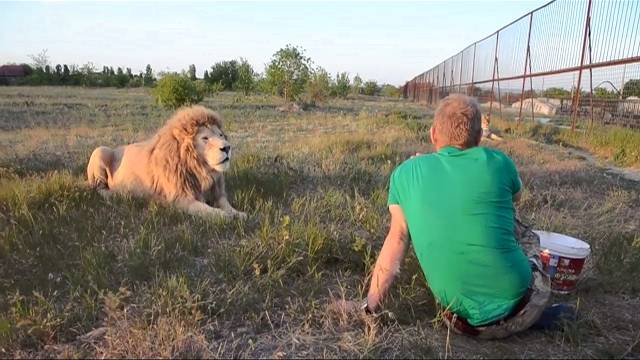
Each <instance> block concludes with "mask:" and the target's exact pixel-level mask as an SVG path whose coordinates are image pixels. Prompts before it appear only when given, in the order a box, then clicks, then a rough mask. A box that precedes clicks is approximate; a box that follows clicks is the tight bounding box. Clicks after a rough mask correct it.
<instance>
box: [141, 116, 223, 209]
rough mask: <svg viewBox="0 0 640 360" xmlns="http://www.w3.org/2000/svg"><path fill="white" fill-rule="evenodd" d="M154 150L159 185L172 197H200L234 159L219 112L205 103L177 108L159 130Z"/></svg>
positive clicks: (153, 157)
mask: <svg viewBox="0 0 640 360" xmlns="http://www.w3.org/2000/svg"><path fill="white" fill-rule="evenodd" d="M151 151H152V152H151V158H150V160H151V165H152V167H153V169H154V172H155V175H156V179H157V182H158V186H156V187H157V188H158V190H160V191H158V192H164V193H165V194H164V195H165V196H166V197H168V198H170V199H171V198H177V197H193V198H196V199H197V198H201V197H202V194H203V192H205V191H207V190H209V189H210V188H211V187H212V185H213V183H214V181H215V180H216V178H219V175H220V173H221V172H223V171H225V170H227V169H228V168H229V162H230V160H231V145H230V144H229V142H228V141H227V136H226V135H225V134H224V132H223V130H222V119H221V117H220V115H218V114H217V113H215V112H213V111H212V110H209V109H207V108H205V107H203V106H191V107H186V108H182V109H180V110H178V111H177V112H176V113H175V114H174V115H173V117H171V119H169V120H168V121H167V123H166V124H165V125H164V127H163V128H162V129H160V130H159V131H158V133H157V135H156V138H155V146H154V147H153V149H152V150H151Z"/></svg>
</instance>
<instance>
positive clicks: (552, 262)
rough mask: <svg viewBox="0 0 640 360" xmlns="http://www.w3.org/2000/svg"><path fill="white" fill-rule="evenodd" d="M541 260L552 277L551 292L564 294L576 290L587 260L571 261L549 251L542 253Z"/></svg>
mask: <svg viewBox="0 0 640 360" xmlns="http://www.w3.org/2000/svg"><path fill="white" fill-rule="evenodd" d="M540 258H541V260H542V265H543V268H544V270H545V271H546V272H547V274H549V276H550V277H551V290H554V291H556V292H559V293H564V294H567V293H570V292H572V291H573V290H575V288H576V282H577V281H578V277H579V276H580V272H581V271H582V266H583V265H584V260H585V259H571V258H568V257H563V256H559V255H555V254H552V253H550V252H549V251H548V250H544V251H542V252H540Z"/></svg>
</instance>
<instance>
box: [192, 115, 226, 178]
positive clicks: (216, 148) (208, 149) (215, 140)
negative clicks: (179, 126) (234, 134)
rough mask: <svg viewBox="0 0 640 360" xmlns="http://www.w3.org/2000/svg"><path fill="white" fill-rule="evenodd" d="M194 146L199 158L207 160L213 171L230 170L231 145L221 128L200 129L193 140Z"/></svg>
mask: <svg viewBox="0 0 640 360" xmlns="http://www.w3.org/2000/svg"><path fill="white" fill-rule="evenodd" d="M193 144H194V146H195V148H196V151H197V152H198V156H200V158H202V159H205V161H206V163H207V165H209V167H210V168H211V169H213V170H216V171H219V172H223V171H225V170H227V169H228V168H229V162H230V161H231V144H229V142H228V141H227V136H226V135H225V134H224V133H223V132H222V130H221V129H220V128H218V127H217V126H211V127H205V126H203V127H200V128H199V129H198V132H197V133H196V135H195V137H194V139H193Z"/></svg>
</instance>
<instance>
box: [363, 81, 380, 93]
mask: <svg viewBox="0 0 640 360" xmlns="http://www.w3.org/2000/svg"><path fill="white" fill-rule="evenodd" d="M376 91H378V83H377V82H376V81H374V80H369V81H367V82H366V83H364V86H363V89H362V92H363V93H364V94H365V95H369V96H373V95H375V94H376Z"/></svg>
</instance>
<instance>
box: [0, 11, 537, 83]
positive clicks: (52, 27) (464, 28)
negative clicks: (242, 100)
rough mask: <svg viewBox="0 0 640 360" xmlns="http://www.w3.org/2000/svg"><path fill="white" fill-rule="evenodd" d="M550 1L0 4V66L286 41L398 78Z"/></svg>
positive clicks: (258, 62) (249, 54) (181, 57)
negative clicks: (37, 58)
mask: <svg viewBox="0 0 640 360" xmlns="http://www.w3.org/2000/svg"><path fill="white" fill-rule="evenodd" d="M546 2H547V1H534V0H531V1H525V0H522V1H424V2H361V1H360V2H307V1H302V2H159V3H158V2H122V1H118V2H64V1H52V2H25V1H23V2H0V64H3V63H23V62H24V63H30V62H31V60H30V58H29V57H28V55H29V54H37V53H39V52H40V51H42V49H47V50H48V51H47V54H48V55H49V57H50V60H51V63H53V64H58V63H60V64H76V65H79V66H80V65H82V64H85V63H87V62H92V63H93V64H94V65H95V66H96V67H98V68H102V66H103V65H108V66H113V67H114V68H115V67H118V66H121V67H123V68H124V67H130V68H132V70H133V71H134V72H139V71H141V70H144V67H145V66H146V64H151V66H152V68H153V69H154V71H180V70H182V69H186V68H187V67H188V66H189V64H195V65H196V69H197V73H198V75H199V76H202V73H203V72H204V70H205V69H206V68H209V67H210V66H211V65H212V64H214V63H215V62H218V61H223V60H230V59H235V58H238V57H244V58H246V59H247V60H248V61H249V62H250V63H251V64H252V65H253V66H254V69H256V70H257V71H258V72H262V71H264V67H265V64H267V63H268V62H269V60H270V59H271V57H272V55H273V54H274V53H275V52H276V51H277V50H278V49H279V48H282V47H284V46H285V45H287V44H292V45H297V46H301V47H302V48H304V49H305V50H306V55H307V56H309V57H310V58H311V59H312V60H313V62H314V64H315V65H319V66H322V67H323V68H324V69H326V70H327V71H329V72H330V73H331V74H335V73H336V72H339V71H340V72H342V71H346V72H348V73H349V74H351V76H352V77H353V76H354V75H355V74H359V75H360V77H361V78H363V79H364V80H369V79H372V80H376V81H378V82H379V83H390V84H394V85H401V84H404V82H405V81H406V80H409V79H411V78H413V77H414V76H415V75H417V74H419V73H421V72H423V71H425V70H427V69H429V68H431V67H432V66H434V65H437V64H438V63H440V62H441V61H443V60H444V59H446V58H448V57H449V56H451V55H454V54H455V53H457V52H459V51H460V50H462V49H463V48H464V47H466V46H467V45H469V44H471V43H473V42H474V41H476V40H479V39H481V38H483V37H485V36H487V35H489V34H491V33H493V32H495V31H496V30H497V29H498V28H500V27H502V26H503V25H506V24H507V23H509V22H511V21H512V20H515V19H516V18H518V17H520V16H521V15H524V14H525V13H527V12H529V11H531V10H533V9H535V8H537V7H539V6H541V5H543V4H545V3H546Z"/></svg>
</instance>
